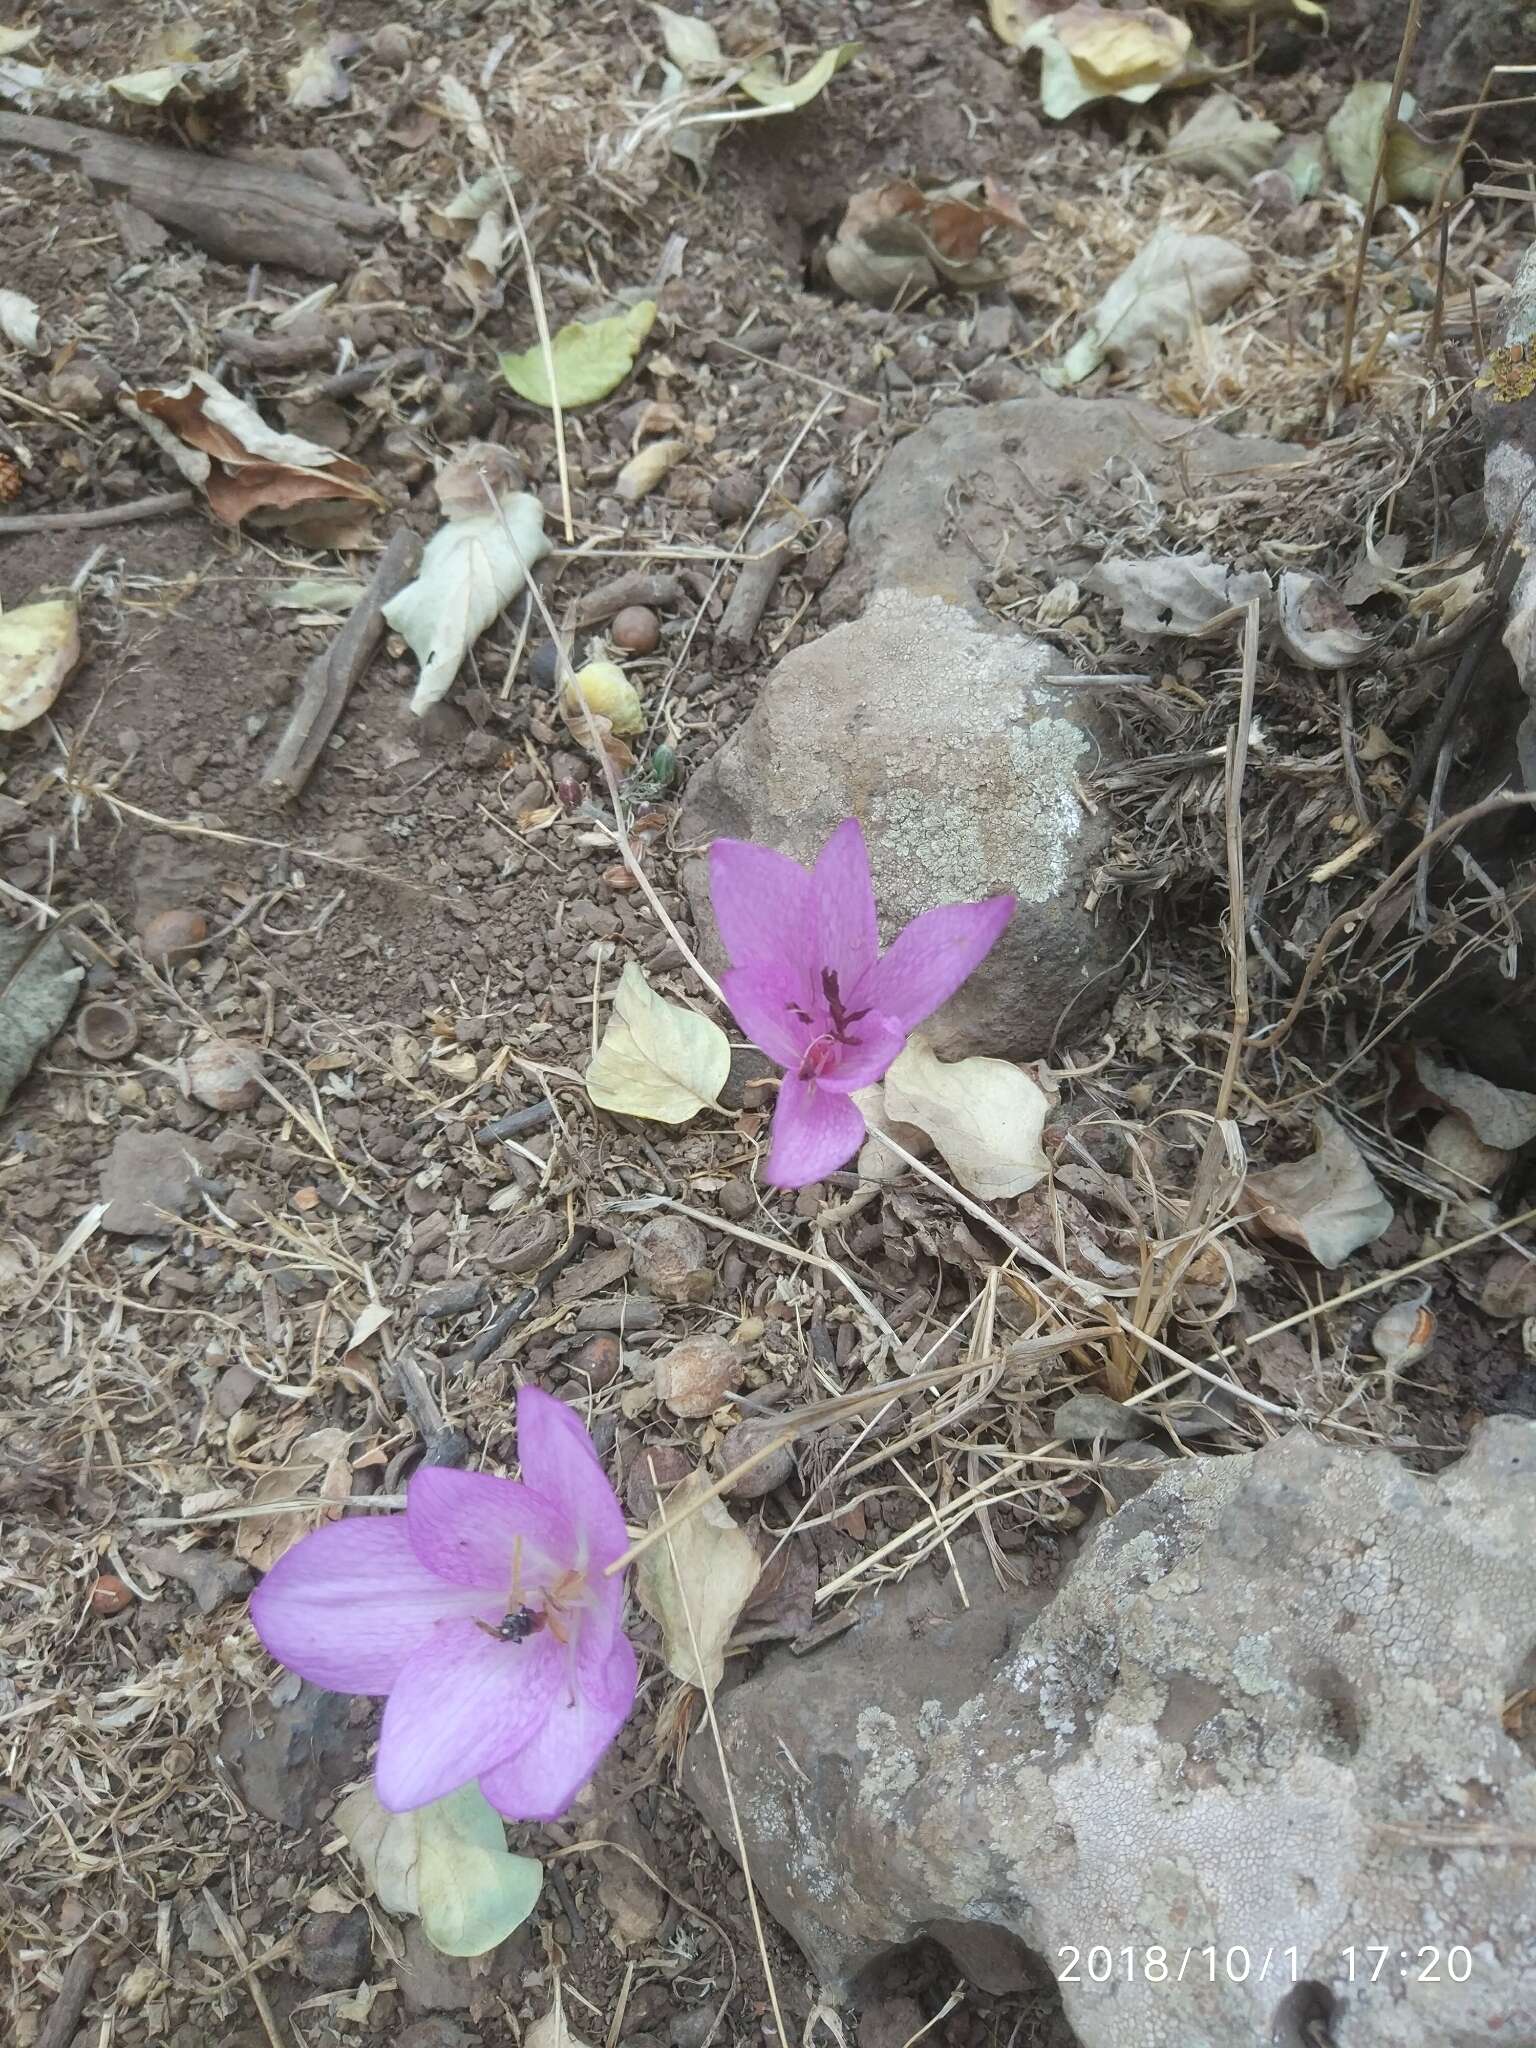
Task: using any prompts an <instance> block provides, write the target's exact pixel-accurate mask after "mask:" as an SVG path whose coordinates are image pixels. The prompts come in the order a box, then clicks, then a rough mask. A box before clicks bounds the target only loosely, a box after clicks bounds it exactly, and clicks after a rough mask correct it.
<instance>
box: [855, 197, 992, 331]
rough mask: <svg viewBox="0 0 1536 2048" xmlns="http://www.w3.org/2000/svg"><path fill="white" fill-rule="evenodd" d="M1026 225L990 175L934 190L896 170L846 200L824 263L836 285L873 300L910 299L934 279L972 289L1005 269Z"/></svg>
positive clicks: (881, 302) (937, 282)
mask: <svg viewBox="0 0 1536 2048" xmlns="http://www.w3.org/2000/svg"><path fill="white" fill-rule="evenodd" d="M1025 226H1026V222H1025V220H1024V216H1023V215H1022V213H1020V211H1019V208H1018V203H1017V201H1016V200H1015V199H1014V198H1013V196H1012V195H1011V194H1010V193H1008V192H1005V191H1004V190H1003V188H1002V187H1001V186H1000V185H995V184H994V183H993V182H992V180H991V179H990V178H987V179H984V180H977V179H974V178H972V179H965V180H963V181H961V182H960V183H958V184H953V185H943V186H940V187H939V188H938V189H937V190H936V191H932V192H924V191H923V190H922V188H921V187H920V186H918V185H914V184H913V183H912V182H911V181H910V179H907V178H897V179H896V180H894V181H893V182H892V183H891V184H889V185H881V186H879V187H878V188H877V189H876V190H874V191H872V192H858V193H855V194H854V196H853V198H852V199H850V200H849V202H848V205H847V207H846V208H845V210H844V213H843V218H842V220H841V222H840V223H839V225H838V230H837V235H836V238H835V240H833V241H832V243H831V244H830V245H829V246H828V249H827V270H828V272H829V274H830V275H831V278H832V281H833V283H834V284H835V285H837V287H838V289H839V290H840V291H844V292H846V293H847V294H848V296H849V297H850V298H853V299H862V300H863V301H864V302H865V303H866V304H868V305H873V306H889V305H893V304H895V303H896V302H897V301H898V300H900V301H901V302H902V303H904V304H906V303H910V302H911V301H912V300H913V299H915V298H918V297H920V296H921V295H922V294H923V293H924V292H928V291H933V290H935V289H936V288H937V287H938V286H939V285H940V284H947V285H952V286H954V287H955V288H956V289H957V290H961V291H978V290H980V289H981V288H982V287H983V286H985V285H989V284H996V283H997V282H998V281H999V280H1000V279H1001V278H1002V277H1004V276H1005V275H1006V273H1007V270H1008V268H1009V265H1010V263H1011V261H1012V260H1013V258H1014V257H1015V256H1016V255H1017V253H1018V251H1017V236H1018V234H1019V232H1020V231H1021V230H1022V229H1024V228H1025Z"/></svg>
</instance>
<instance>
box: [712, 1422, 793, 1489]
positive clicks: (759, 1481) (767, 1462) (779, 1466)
mask: <svg viewBox="0 0 1536 2048" xmlns="http://www.w3.org/2000/svg"><path fill="white" fill-rule="evenodd" d="M783 1426H784V1425H783V1424H782V1423H780V1422H775V1421H771V1420H770V1419H769V1418H768V1417H766V1416H757V1415H754V1416H751V1417H749V1418H748V1419H747V1421H745V1422H738V1423H737V1424H736V1425H735V1426H734V1427H733V1428H731V1429H728V1430H727V1431H726V1432H725V1435H724V1436H723V1437H722V1438H721V1439H720V1448H719V1450H718V1451H716V1453H715V1458H716V1462H717V1463H718V1465H719V1467H720V1471H721V1474H722V1475H724V1474H725V1473H727V1472H729V1471H731V1470H732V1468H733V1467H735V1466H737V1465H740V1464H741V1463H742V1462H743V1461H744V1460H745V1459H747V1458H750V1457H751V1456H752V1455H753V1454H754V1453H755V1452H757V1451H760V1450H762V1449H763V1447H764V1446H765V1445H766V1444H769V1443H771V1442H772V1441H773V1439H774V1437H776V1436H777V1435H778V1434H779V1432H780V1431H781V1430H782V1428H783ZM794 1469H795V1458H794V1452H793V1450H792V1449H791V1447H790V1446H789V1445H788V1444H780V1445H779V1446H778V1448H777V1449H776V1450H772V1451H770V1452H769V1453H768V1455H767V1457H766V1458H764V1459H763V1461H762V1463H761V1464H760V1465H754V1466H753V1467H752V1469H751V1471H750V1472H743V1473H742V1475H741V1477H740V1478H739V1479H733V1480H732V1481H731V1483H730V1485H729V1486H727V1488H726V1489H725V1490H726V1492H727V1493H728V1494H729V1495H730V1497H731V1498H732V1500H760V1499H761V1498H762V1496H763V1495H764V1494H765V1493H772V1491H773V1489H774V1488H775V1487H776V1486H782V1485H783V1484H784V1482H785V1480H786V1479H788V1478H789V1476H790V1475H791V1473H792V1472H793V1471H794Z"/></svg>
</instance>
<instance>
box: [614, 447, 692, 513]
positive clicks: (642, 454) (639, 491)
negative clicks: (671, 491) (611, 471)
mask: <svg viewBox="0 0 1536 2048" xmlns="http://www.w3.org/2000/svg"><path fill="white" fill-rule="evenodd" d="M687 453H688V443H687V442H686V441H679V440H670V441H652V442H650V443H649V444H648V445H647V446H646V447H644V448H641V449H640V450H638V451H637V453H635V454H634V455H631V457H630V458H629V460H628V462H626V463H625V465H624V467H623V468H622V469H621V470H620V471H619V474H618V478H617V480H616V482H615V483H614V487H613V488H614V494H615V496H617V497H620V498H622V499H623V500H624V502H625V504H626V505H634V504H637V503H638V502H639V500H640V499H641V498H643V497H644V496H645V495H646V493H647V492H648V491H653V490H655V488H656V486H657V485H658V484H659V483H660V482H661V480H662V478H663V477H664V476H665V475H666V474H667V471H668V470H669V469H671V468H672V466H673V464H674V463H677V462H680V461H681V460H682V458H683V456H685V455H686V454H687Z"/></svg>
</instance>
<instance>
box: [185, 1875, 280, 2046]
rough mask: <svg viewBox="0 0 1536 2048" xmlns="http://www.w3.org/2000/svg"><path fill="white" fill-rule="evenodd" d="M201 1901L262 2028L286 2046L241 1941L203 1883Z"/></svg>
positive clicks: (274, 2041)
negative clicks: (241, 1979)
mask: <svg viewBox="0 0 1536 2048" xmlns="http://www.w3.org/2000/svg"><path fill="white" fill-rule="evenodd" d="M203 1903H204V1905H205V1906H206V1907H207V1908H208V1911H209V1914H210V1915H211V1916H212V1919H213V1924H214V1926H215V1927H217V1928H218V1930H219V1933H220V1935H221V1936H222V1937H223V1940H224V1946H225V1947H226V1948H227V1949H228V1950H229V1952H230V1954H231V1955H232V1956H233V1957H234V1959H235V1967H236V1969H237V1970H238V1971H239V1972H240V1974H241V1976H242V1977H243V1978H244V1979H245V1981H246V1983H247V1984H248V1985H249V1986H250V1992H251V2003H252V2005H254V2006H255V2008H256V2017H257V2018H258V2019H259V2020H260V2021H261V2027H262V2032H263V2033H264V2034H265V2035H266V2037H267V2039H268V2041H270V2042H271V2044H272V2048H288V2043H287V2042H286V2041H285V2040H284V2039H283V2036H282V2033H281V2030H280V2029H279V2027H278V2024H277V2015H276V2014H275V2013H274V2012H273V2010H272V2008H271V2006H270V2005H269V2004H268V2003H267V1994H266V1992H265V1991H263V1989H262V1988H261V1979H260V1977H259V1976H258V1975H257V1974H256V1971H255V1970H254V1969H253V1968H252V1967H251V1960H250V1957H249V1956H248V1955H247V1954H246V1952H245V1943H244V1942H243V1941H242V1940H241V1939H240V1931H239V1929H238V1928H237V1927H236V1926H235V1923H234V1922H233V1920H231V1919H230V1917H229V1915H228V1914H227V1913H226V1912H225V1910H224V1908H223V1907H222V1906H221V1905H220V1904H219V1902H218V1900H217V1899H216V1898H215V1897H214V1895H213V1893H212V1892H211V1891H210V1890H209V1888H208V1886H207V1885H204V1886H203Z"/></svg>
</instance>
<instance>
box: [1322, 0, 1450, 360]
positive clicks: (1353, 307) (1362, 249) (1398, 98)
mask: <svg viewBox="0 0 1536 2048" xmlns="http://www.w3.org/2000/svg"><path fill="white" fill-rule="evenodd" d="M1421 6H1422V0H1408V18H1407V20H1406V21H1405V22H1404V23H1403V40H1402V42H1401V43H1400V44H1399V45H1398V51H1397V68H1396V70H1395V71H1394V72H1393V74H1392V91H1391V94H1390V95H1389V97H1388V100H1387V113H1386V119H1385V120H1384V121H1383V123H1382V129H1381V141H1380V143H1379V144H1378V145H1377V149H1376V167H1375V169H1374V170H1373V171H1372V173H1371V189H1370V194H1369V196H1368V198H1367V199H1366V202H1365V211H1364V215H1363V217H1362V219H1361V222H1360V239H1359V242H1358V243H1357V244H1356V248H1355V271H1354V276H1353V277H1352V278H1351V279H1350V285H1349V298H1348V300H1347V301H1346V302H1345V306H1344V339H1343V342H1342V343H1341V344H1340V349H1339V389H1340V390H1341V391H1342V392H1343V393H1344V394H1345V396H1346V397H1348V395H1349V392H1350V372H1351V358H1352V356H1353V354H1354V347H1355V322H1356V320H1357V318H1358V317H1359V312H1360V290H1361V287H1362V285H1363V284H1364V283H1365V265H1366V260H1367V258H1368V256H1369V254H1370V247H1371V224H1372V222H1373V221H1374V220H1375V218H1376V201H1377V199H1378V198H1379V197H1380V194H1381V180H1382V174H1383V172H1384V171H1385V169H1386V163H1387V151H1388V149H1389V147H1390V146H1391V141H1392V130H1393V128H1394V127H1395V125H1396V123H1397V111H1398V108H1399V107H1400V106H1401V105H1402V103H1403V91H1404V88H1405V87H1406V86H1407V83H1408V66H1409V64H1410V62H1411V61H1412V58H1413V50H1414V45H1415V44H1416V43H1417V41H1418V39H1419V13H1420V9H1421ZM1443 189H1444V188H1443V186H1442V190H1443Z"/></svg>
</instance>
